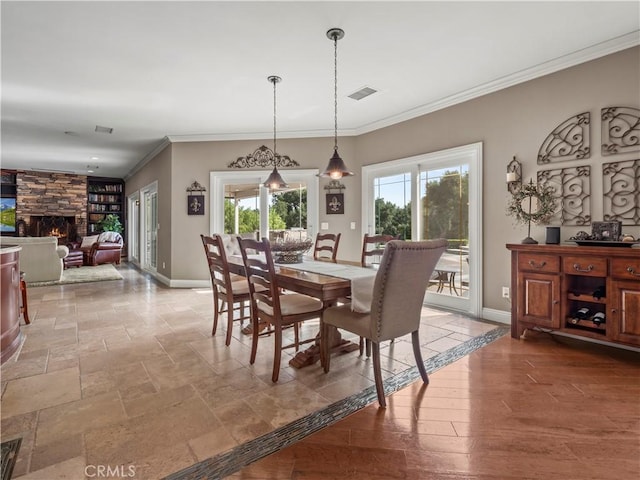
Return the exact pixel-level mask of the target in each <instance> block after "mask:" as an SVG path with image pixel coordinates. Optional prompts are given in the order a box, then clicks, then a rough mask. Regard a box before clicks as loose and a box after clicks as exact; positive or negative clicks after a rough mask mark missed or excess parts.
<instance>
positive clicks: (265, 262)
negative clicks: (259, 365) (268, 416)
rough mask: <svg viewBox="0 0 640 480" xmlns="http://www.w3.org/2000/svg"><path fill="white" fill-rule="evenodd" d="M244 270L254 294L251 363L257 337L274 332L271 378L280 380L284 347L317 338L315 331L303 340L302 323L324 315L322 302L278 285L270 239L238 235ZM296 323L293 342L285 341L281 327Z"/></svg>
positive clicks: (251, 293) (255, 351)
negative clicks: (301, 336)
mask: <svg viewBox="0 0 640 480" xmlns="http://www.w3.org/2000/svg"><path fill="white" fill-rule="evenodd" d="M238 243H239V245H240V251H241V252H242V261H243V263H244V269H245V274H246V276H247V279H248V280H249V296H250V298H251V322H252V324H253V332H252V342H251V357H250V359H249V363H251V364H252V365H253V363H255V360H256V353H257V350H258V337H260V336H262V335H265V334H273V337H274V343H275V344H274V347H275V348H274V351H273V373H272V375H271V381H273V382H274V383H275V382H277V381H278V377H279V375H280V361H281V357H282V350H284V349H286V348H292V347H293V348H295V349H296V351H297V350H298V349H299V347H300V345H303V344H306V343H310V342H315V341H316V339H317V337H316V335H314V336H313V338H309V339H306V340H303V341H300V336H299V329H298V326H299V323H300V322H302V321H304V320H310V319H312V318H319V317H320V316H321V315H322V310H323V304H322V302H321V301H320V300H318V299H317V298H313V297H310V296H308V295H303V294H301V293H293V292H287V293H283V292H282V289H281V288H280V286H279V285H278V279H277V277H276V271H275V265H274V262H273V256H272V254H271V247H270V245H269V240H268V239H266V238H263V239H262V241H256V240H251V239H243V238H238ZM260 323H266V324H267V329H266V330H265V331H264V332H260ZM287 327H293V331H294V342H293V343H292V344H287V345H283V344H282V330H283V329H284V328H287Z"/></svg>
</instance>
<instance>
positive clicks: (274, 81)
mask: <svg viewBox="0 0 640 480" xmlns="http://www.w3.org/2000/svg"><path fill="white" fill-rule="evenodd" d="M276 83H278V81H277V80H276V79H275V78H274V79H273V159H274V162H275V164H274V167H277V166H278V154H277V153H276V152H277V149H276Z"/></svg>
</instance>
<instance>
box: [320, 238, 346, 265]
mask: <svg viewBox="0 0 640 480" xmlns="http://www.w3.org/2000/svg"><path fill="white" fill-rule="evenodd" d="M341 235H342V234H341V233H319V234H318V235H316V243H315V245H314V247H313V259H314V260H321V261H325V262H333V263H337V255H338V245H339V244H340V236H341Z"/></svg>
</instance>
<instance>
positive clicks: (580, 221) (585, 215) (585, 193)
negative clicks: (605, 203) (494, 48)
mask: <svg viewBox="0 0 640 480" xmlns="http://www.w3.org/2000/svg"><path fill="white" fill-rule="evenodd" d="M538 183H540V184H542V185H546V186H549V187H551V188H552V189H553V191H554V198H555V199H556V201H557V204H558V205H560V208H558V210H557V211H556V213H555V214H554V215H553V217H551V219H550V221H549V223H550V224H552V225H553V224H555V225H557V224H560V225H589V224H590V223H591V167H589V166H581V167H572V168H561V169H557V170H541V171H539V172H538Z"/></svg>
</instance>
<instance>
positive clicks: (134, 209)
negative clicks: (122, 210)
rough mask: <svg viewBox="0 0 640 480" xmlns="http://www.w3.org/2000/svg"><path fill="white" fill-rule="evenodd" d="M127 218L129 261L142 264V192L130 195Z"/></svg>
mask: <svg viewBox="0 0 640 480" xmlns="http://www.w3.org/2000/svg"><path fill="white" fill-rule="evenodd" d="M127 219H128V225H127V235H128V238H127V243H128V247H127V252H128V256H129V261H130V262H133V263H135V264H136V265H140V192H135V193H134V194H133V195H131V196H130V197H129V200H128V208H127Z"/></svg>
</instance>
